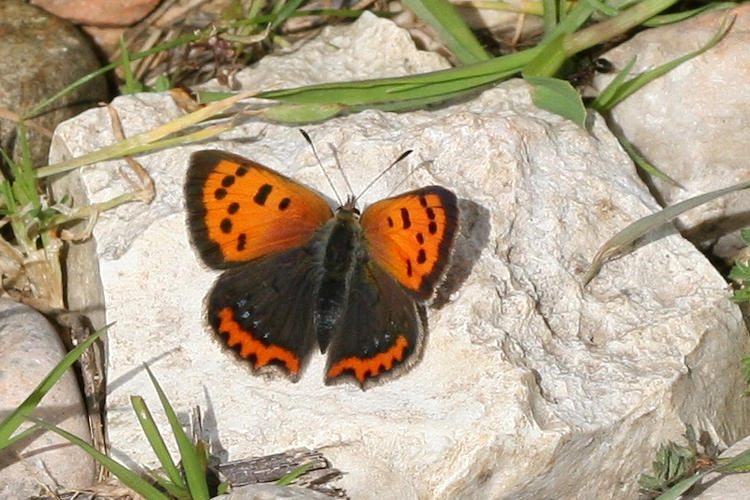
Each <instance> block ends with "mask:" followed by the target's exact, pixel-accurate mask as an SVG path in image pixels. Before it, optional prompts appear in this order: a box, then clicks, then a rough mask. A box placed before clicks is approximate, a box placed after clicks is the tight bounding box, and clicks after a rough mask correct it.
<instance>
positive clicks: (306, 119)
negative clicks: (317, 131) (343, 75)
mask: <svg viewBox="0 0 750 500" xmlns="http://www.w3.org/2000/svg"><path fill="white" fill-rule="evenodd" d="M349 109H350V108H349V107H348V106H342V105H340V104H314V103H311V104H279V105H278V106H270V107H268V108H265V109H262V110H260V113H259V114H260V116H262V117H264V118H266V119H268V120H273V121H275V122H280V123H312V122H318V121H323V120H327V119H328V118H332V117H334V116H336V115H338V114H339V113H343V112H345V111H347V110H349Z"/></svg>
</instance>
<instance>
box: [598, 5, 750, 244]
mask: <svg viewBox="0 0 750 500" xmlns="http://www.w3.org/2000/svg"><path fill="white" fill-rule="evenodd" d="M727 12H730V13H731V14H733V15H736V16H737V17H736V20H735V21H734V24H733V25H732V27H731V30H730V31H729V32H728V33H727V34H726V36H724V38H723V39H722V40H721V41H720V42H719V43H718V44H717V45H716V46H715V47H713V48H711V49H710V50H708V51H707V52H704V53H703V54H701V55H700V56H698V57H696V58H694V59H691V60H689V61H687V62H685V63H683V64H682V65H680V66H678V67H677V68H675V69H674V70H672V71H670V72H669V73H667V74H666V75H664V76H662V77H661V78H658V79H657V80H655V81H653V82H651V83H649V84H648V85H646V86H645V87H644V88H643V89H641V90H639V91H638V92H636V93H635V94H633V95H632V96H630V97H629V98H628V99H626V100H625V101H624V102H623V103H622V104H620V105H618V106H616V107H615V108H614V110H613V111H612V119H613V122H614V123H615V124H616V125H617V126H618V127H619V128H620V129H621V130H622V133H623V134H624V135H625V137H626V138H627V139H628V140H629V141H630V142H631V143H632V144H633V145H635V147H636V148H637V149H638V151H639V152H640V153H641V154H642V155H643V156H644V157H645V158H646V159H647V160H649V161H650V162H652V163H653V164H654V165H656V166H657V167H658V168H659V169H661V170H662V171H663V172H665V173H666V174H668V175H670V176H671V177H672V178H674V179H675V180H676V181H677V182H679V183H680V184H682V185H683V186H684V187H685V189H684V190H683V189H680V188H679V187H676V186H674V185H672V184H669V183H666V182H664V181H662V180H660V179H656V178H654V179H653V183H654V186H655V187H656V189H657V190H658V192H659V195H660V197H661V198H662V199H663V200H664V203H665V204H667V205H671V204H674V203H676V202H678V201H681V200H684V199H687V198H690V197H692V196H696V195H698V194H702V193H705V192H708V191H712V190H714V189H719V188H723V187H727V186H731V185H732V184H736V183H738V182H742V181H745V180H747V179H748V176H750V164H749V163H748V161H747V145H748V144H750V85H748V82H749V81H750V51H749V50H748V44H750V5H741V6H738V7H737V8H734V9H730V10H729V11H716V12H711V13H709V14H706V15H703V16H701V17H698V18H695V19H691V20H689V21H685V22H682V23H678V24H673V25H668V26H663V27H660V28H655V29H650V30H646V31H643V32H641V33H639V34H638V35H636V36H634V37H633V38H632V39H630V40H628V41H627V42H625V43H623V44H622V45H619V46H617V47H616V48H614V49H612V50H611V51H609V52H607V53H606V54H604V57H605V58H606V59H608V60H610V61H611V62H612V63H613V64H614V66H615V67H616V68H617V69H618V70H620V69H622V68H624V67H625V65H626V64H627V63H628V62H629V61H630V60H631V59H632V58H634V57H635V58H636V61H635V65H634V66H633V69H632V72H631V76H634V75H636V74H639V73H642V72H645V71H648V70H650V69H653V68H656V67H658V66H660V65H662V64H664V63H667V62H670V61H672V60H674V59H676V58H678V57H681V56H683V55H685V54H687V53H689V52H692V51H694V50H697V49H699V48H700V47H702V46H703V45H705V44H706V43H707V42H708V41H709V40H710V39H711V38H712V37H713V36H714V34H716V32H717V30H718V29H719V26H720V25H721V22H722V19H724V17H725V16H726V14H727ZM614 75H615V74H614V73H612V74H606V75H600V76H598V77H597V78H596V86H597V87H598V88H599V89H601V88H604V86H605V85H606V83H608V82H609V81H610V80H611V79H612V78H614ZM749 210H750V198H748V196H747V193H746V192H738V193H734V194H732V195H728V196H724V197H722V198H720V199H718V200H715V201H713V202H711V203H709V204H707V205H704V206H703V207H701V208H699V209H695V210H692V211H690V212H688V213H686V214H684V215H682V216H680V218H679V219H678V226H679V227H680V229H681V231H683V233H684V234H686V236H687V237H688V238H689V239H690V240H691V241H694V242H695V243H697V244H701V245H709V244H713V243H715V240H716V239H717V238H718V237H720V236H724V235H727V238H724V239H722V241H720V242H719V244H718V245H715V246H714V247H713V248H712V252H714V253H715V254H716V255H718V256H720V257H730V256H732V255H733V254H734V253H736V251H737V249H738V248H742V247H744V245H743V244H742V243H741V242H740V240H739V238H738V236H737V233H738V230H739V229H741V228H743V227H745V226H747V225H748V218H747V213H748V211H749Z"/></svg>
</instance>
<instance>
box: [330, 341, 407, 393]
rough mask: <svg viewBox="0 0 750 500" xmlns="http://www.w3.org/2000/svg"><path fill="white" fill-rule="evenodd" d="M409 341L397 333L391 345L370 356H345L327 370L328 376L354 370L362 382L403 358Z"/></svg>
mask: <svg viewBox="0 0 750 500" xmlns="http://www.w3.org/2000/svg"><path fill="white" fill-rule="evenodd" d="M408 345H409V342H408V341H407V340H406V337H404V336H403V335H399V336H398V337H397V338H396V342H395V343H394V344H393V346H392V347H391V348H390V349H388V350H387V351H385V352H381V353H380V354H376V355H375V356H373V357H372V358H366V359H362V358H357V357H354V356H352V357H350V358H345V359H342V360H341V361H339V362H338V363H336V364H335V365H333V366H332V367H331V368H330V369H329V370H328V378H329V379H333V378H336V377H338V376H339V375H341V374H342V373H344V371H346V370H351V371H353V372H354V376H355V377H356V378H357V380H359V382H360V383H364V381H365V380H367V378H368V377H376V376H378V375H379V374H380V372H381V370H384V371H388V370H390V369H391V368H393V363H394V362H396V361H402V360H403V359H404V351H405V350H406V348H407V346H408Z"/></svg>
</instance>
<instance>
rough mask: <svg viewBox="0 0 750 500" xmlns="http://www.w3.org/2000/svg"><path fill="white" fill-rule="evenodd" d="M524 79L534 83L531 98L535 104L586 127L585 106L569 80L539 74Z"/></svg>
mask: <svg viewBox="0 0 750 500" xmlns="http://www.w3.org/2000/svg"><path fill="white" fill-rule="evenodd" d="M526 81H528V82H529V83H530V84H532V85H534V93H533V96H532V100H533V102H534V104H535V105H536V106H538V107H539V108H541V109H544V110H546V111H549V112H550V113H555V114H557V115H560V116H562V117H564V118H567V119H568V120H571V121H573V122H574V123H576V124H578V126H579V127H581V128H585V127H586V106H584V105H583V100H582V99H581V95H580V94H579V93H578V92H577V91H576V89H574V88H573V86H572V85H571V84H570V82H568V81H566V80H560V79H559V78H545V77H541V76H530V77H527V78H526Z"/></svg>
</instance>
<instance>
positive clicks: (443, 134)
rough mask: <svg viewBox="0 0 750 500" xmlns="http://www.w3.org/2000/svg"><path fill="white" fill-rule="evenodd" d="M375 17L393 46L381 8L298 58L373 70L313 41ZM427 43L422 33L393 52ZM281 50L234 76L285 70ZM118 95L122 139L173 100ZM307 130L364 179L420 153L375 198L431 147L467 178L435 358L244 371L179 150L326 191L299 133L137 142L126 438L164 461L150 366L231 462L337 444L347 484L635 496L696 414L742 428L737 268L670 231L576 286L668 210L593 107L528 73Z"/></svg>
mask: <svg viewBox="0 0 750 500" xmlns="http://www.w3.org/2000/svg"><path fill="white" fill-rule="evenodd" d="M374 25H376V26H374ZM373 29H375V30H376V31H377V32H379V33H381V37H382V39H371V40H368V41H367V43H371V44H373V45H375V46H376V47H378V49H379V50H380V51H381V52H380V53H386V54H388V55H387V56H384V57H391V58H393V57H394V56H393V55H392V54H390V46H389V44H388V40H389V38H388V37H390V36H400V35H397V33H398V30H397V29H396V28H395V27H393V25H392V24H391V23H389V22H388V21H385V20H379V19H375V18H373V17H371V16H363V17H362V18H361V19H360V20H359V21H358V22H356V23H355V24H353V25H352V26H349V27H337V28H332V29H328V30H326V31H324V32H323V34H322V35H321V37H320V39H319V40H315V41H313V42H310V44H308V45H307V46H303V47H302V48H300V49H298V50H297V51H295V52H293V53H291V54H289V55H288V56H287V57H289V58H299V60H300V61H304V62H305V64H306V66H307V68H306V71H308V72H309V74H310V75H311V76H310V77H309V78H310V80H318V79H323V80H325V76H324V75H325V74H326V71H327V69H328V68H329V67H337V68H347V69H348V72H347V73H343V76H344V77H345V78H346V77H353V76H357V77H362V76H365V75H367V76H369V77H376V76H379V75H377V74H370V73H368V69H369V68H371V67H373V66H374V65H376V63H374V62H373V61H372V60H370V59H360V58H357V57H356V54H357V52H356V51H355V52H353V53H352V58H351V59H349V60H347V64H346V65H343V63H342V62H340V61H339V62H336V61H333V60H329V59H323V60H322V61H320V62H319V63H317V62H316V61H319V60H318V59H316V58H314V57H309V53H308V52H307V51H308V50H309V51H312V52H313V53H315V52H316V51H320V50H323V49H321V47H320V46H319V44H321V43H322V44H329V42H330V40H331V39H332V38H336V37H337V39H340V40H346V39H348V38H356V37H357V36H358V35H357V33H359V32H360V31H361V30H373ZM363 43H364V42H363ZM361 50H362V51H363V52H367V50H369V49H367V48H364V47H363V48H362V49H361ZM414 55H415V51H414V49H413V48H410V49H409V52H408V53H405V54H403V55H402V56H401V58H397V59H401V60H412V58H413V57H414ZM334 56H335V53H333V54H332V55H330V57H331V58H333V57H334ZM287 64H289V65H291V66H293V65H294V64H297V65H299V66H301V65H302V63H301V62H293V61H290V62H288V63H287ZM277 67H278V66H273V65H271V66H267V67H263V68H262V67H260V66H259V67H257V68H251V69H248V70H247V72H248V74H247V75H241V78H246V79H247V80H246V81H257V82H277V81H283V77H284V73H283V72H281V73H276V72H275V70H276V68H277ZM438 67H439V66H438ZM430 69H436V68H435V67H434V66H429V65H424V66H420V67H414V68H413V70H414V71H427V70H430ZM258 71H263V72H264V74H260V75H259V74H256V72H258ZM322 75H323V76H322ZM337 75H338V78H341V77H342V73H341V70H340V69H339V70H337ZM331 79H333V77H331ZM294 83H297V81H295V82H294ZM294 83H290V85H292V84H294ZM114 105H115V106H116V107H117V109H118V110H119V111H120V113H121V117H122V120H123V125H124V127H125V131H126V134H127V135H132V134H134V133H137V132H141V131H144V130H147V129H149V128H151V127H153V126H154V124H155V123H159V122H164V121H167V120H169V119H170V118H171V117H174V116H175V114H176V113H178V111H177V110H176V108H175V106H174V104H173V103H172V102H171V99H170V98H169V97H168V96H166V95H148V96H144V95H140V96H130V97H125V98H120V99H117V100H116V101H115V103H114ZM306 129H307V131H308V132H309V133H310V135H311V136H312V138H313V140H314V142H315V143H316V144H318V145H319V146H321V147H319V150H320V151H321V155H322V159H323V163H324V165H325V166H326V168H331V172H332V173H331V176H332V177H333V178H334V182H336V184H337V185H338V188H339V191H341V192H346V190H345V189H343V187H342V186H343V185H342V183H341V182H340V181H339V179H340V176H339V174H338V173H337V171H336V170H335V169H333V168H332V167H331V166H332V165H333V164H334V161H333V159H332V155H331V154H330V152H329V151H328V150H327V148H325V147H322V145H325V144H327V143H331V144H333V145H335V147H336V149H337V151H338V154H339V156H340V158H341V163H342V165H343V166H344V169H345V170H346V172H347V174H348V176H349V178H350V179H352V182H353V184H354V186H353V188H354V191H355V192H357V191H359V190H360V189H362V187H363V186H364V185H366V184H367V183H368V182H369V181H370V180H371V179H372V178H373V177H374V176H375V175H377V173H378V172H379V171H381V170H382V169H383V168H384V167H385V166H387V165H388V164H389V163H390V162H391V161H392V160H393V159H394V158H396V157H397V156H398V155H399V154H400V153H401V152H402V151H404V150H405V149H413V150H415V153H414V154H413V155H412V157H410V159H409V160H408V161H406V162H405V164H403V165H402V166H400V167H401V168H394V169H393V170H391V171H390V172H389V173H388V174H387V175H385V176H384V177H383V179H382V180H381V181H379V182H378V184H376V185H375V186H374V187H373V188H372V189H371V190H370V191H369V192H368V194H367V196H366V197H365V198H366V199H365V200H363V202H364V204H365V205H366V204H367V202H372V201H373V200H377V199H379V198H381V197H384V196H386V195H387V194H388V193H389V192H390V191H391V189H393V188H395V187H396V186H397V185H399V184H400V183H401V181H403V180H404V177H405V176H406V172H407V171H408V170H409V169H410V168H411V167H413V166H415V165H417V164H418V163H419V162H421V161H423V160H429V162H428V163H427V164H425V165H424V166H422V167H420V168H418V169H417V170H416V171H415V172H414V174H413V175H411V176H409V177H408V179H407V180H406V181H405V182H404V183H403V184H401V185H400V186H399V190H408V189H411V188H414V187H418V186H421V185H428V184H433V183H436V184H442V185H445V186H448V187H450V188H451V189H453V190H454V191H455V192H456V193H457V195H458V197H459V199H460V202H459V206H460V208H461V210H462V216H461V233H460V235H459V237H458V240H457V242H456V248H455V253H454V258H453V267H452V268H451V270H450V271H449V273H448V278H447V280H446V283H445V285H444V286H443V287H442V288H441V290H440V292H439V294H438V298H437V304H436V305H435V306H433V307H431V308H429V309H428V315H429V324H430V333H429V338H428V342H427V346H426V349H425V352H424V356H423V359H422V360H421V362H420V363H419V364H417V365H416V367H415V368H414V369H413V370H411V371H410V372H409V373H408V374H406V375H405V376H403V377H401V378H399V379H396V380H394V381H392V382H389V383H387V384H384V385H381V386H378V387H375V388H373V389H371V390H368V391H365V392H363V391H361V390H360V389H359V388H358V387H356V386H353V385H337V386H333V387H328V386H325V385H323V384H322V378H323V374H322V371H323V362H324V361H323V358H322V357H320V356H316V357H314V359H313V360H312V362H311V363H310V365H309V366H308V367H307V369H306V371H305V373H304V375H303V377H302V378H301V380H300V381H299V382H298V383H296V384H293V383H290V382H289V381H288V380H286V379H283V378H278V377H272V376H268V377H259V376H253V375H251V374H250V373H249V370H248V367H247V366H246V365H245V364H243V363H241V362H239V361H238V360H237V359H236V358H235V357H233V356H231V355H230V354H229V353H227V352H222V349H221V348H220V346H219V345H218V343H217V342H216V341H215V340H214V339H213V336H212V334H210V333H209V332H207V331H206V328H205V325H204V324H203V323H202V319H201V311H202V301H203V297H204V295H205V294H206V293H207V291H208V290H209V288H210V286H211V284H212V282H213V280H214V279H215V278H216V276H217V273H215V272H211V271H209V270H207V269H206V268H205V267H204V266H202V265H201V264H200V263H199V261H198V258H197V256H196V255H195V253H194V252H193V250H192V249H191V248H190V245H189V243H188V237H187V233H186V228H185V216H184V212H183V206H182V203H183V202H182V182H183V176H184V172H185V168H186V166H187V161H188V157H189V155H190V153H191V152H193V151H195V150H198V149H205V148H207V147H211V148H220V149H225V150H228V151H232V152H235V153H239V154H243V155H245V156H248V157H251V158H253V159H254V160H256V161H259V162H261V163H263V164H266V165H267V166H269V167H271V168H274V169H277V170H279V171H280V172H282V173H284V174H286V175H290V176H292V177H294V178H295V179H297V180H299V181H301V182H303V183H305V184H307V185H310V186H312V187H315V188H317V189H318V190H320V191H321V192H323V193H325V194H326V195H327V196H332V195H331V190H330V188H329V187H328V185H327V184H326V181H325V178H324V176H323V174H322V172H321V169H320V167H319V166H318V165H317V164H316V162H315V159H314V157H313V155H312V153H311V152H310V149H309V148H308V146H307V145H306V144H305V142H304V141H303V140H302V139H301V137H300V136H299V133H298V132H297V131H296V129H295V128H293V127H285V126H277V125H273V124H268V123H258V122H254V121H252V120H250V121H248V123H247V124H245V125H243V126H242V127H240V128H237V129H235V130H233V131H232V132H230V133H226V134H223V135H222V136H221V140H218V141H215V142H212V143H210V144H199V145H198V144H196V145H191V146H188V147H183V148H172V149H168V150H162V151H158V152H154V153H150V154H145V155H142V156H140V157H139V158H138V159H139V161H140V162H141V163H142V164H143V166H144V167H145V168H146V169H147V170H149V172H151V174H152V175H153V176H154V177H155V182H156V186H157V198H156V200H155V201H154V203H153V204H152V206H148V207H146V206H140V205H129V206H124V207H121V208H120V209H117V210H115V211H113V212H112V213H108V214H104V215H103V216H102V218H101V220H100V221H99V224H98V225H97V227H96V229H95V233H94V235H95V238H96V254H97V257H98V259H99V267H100V270H101V276H102V282H103V297H104V300H105V302H106V306H107V321H115V322H116V325H115V326H113V327H112V329H111V330H110V339H109V340H110V360H109V361H110V373H109V380H110V395H109V399H108V402H109V405H110V406H109V410H108V416H109V426H110V427H109V433H110V434H109V435H110V439H111V443H112V446H113V448H114V450H115V451H116V454H118V455H127V456H129V457H131V459H133V460H136V461H139V462H143V463H146V464H150V465H153V462H152V461H153V458H152V456H151V454H150V453H148V452H147V446H146V445H145V438H143V436H142V434H141V432H140V431H139V430H138V426H137V422H136V420H135V417H134V415H133V413H132V410H131V409H130V405H129V402H128V397H129V396H130V395H131V394H142V395H143V396H145V397H146V398H147V400H148V401H149V402H150V403H151V404H152V406H153V407H156V406H157V403H156V399H155V395H154V392H153V390H152V389H151V388H150V384H149V383H148V381H147V377H146V374H145V373H144V372H143V369H142V364H143V363H144V362H146V363H149V364H150V365H151V367H152V369H153V370H154V371H155V373H156V375H157V377H158V378H159V380H160V382H161V383H162V385H163V387H164V388H165V390H166V392H167V394H168V395H169V396H170V398H171V401H172V403H173V405H174V406H175V408H177V409H178V411H180V412H182V413H183V414H186V413H187V412H188V410H189V409H190V408H191V407H192V406H194V405H196V404H200V405H201V406H202V407H203V408H204V409H206V410H207V411H210V412H211V419H210V420H211V421H212V422H215V434H214V435H213V438H214V439H215V441H216V443H217V444H220V445H221V447H223V449H225V450H226V452H227V453H228V455H229V456H230V457H231V458H238V457H243V456H248V455H260V454H264V453H272V452H278V451H282V450H284V449H288V448H293V447H299V446H305V447H310V448H324V449H325V452H326V456H327V457H328V458H329V459H330V460H331V462H332V464H333V465H334V466H335V467H336V468H338V469H340V470H342V471H343V472H344V478H343V480H342V487H344V488H345V489H346V490H347V492H348V493H349V494H350V495H351V496H352V498H396V497H398V498H407V499H408V498H428V497H435V498H498V497H513V498H545V497H554V498H572V497H582V498H583V497H587V496H591V493H592V492H596V495H597V496H598V497H601V498H632V497H633V496H634V494H635V492H636V490H637V483H636V480H637V477H638V475H639V474H640V473H641V472H643V471H644V470H645V469H647V468H648V467H649V466H650V463H651V461H652V459H653V452H654V451H655V450H656V448H657V447H658V445H659V444H660V443H662V442H663V441H665V440H667V439H678V437H679V436H680V435H681V434H682V433H683V432H684V425H685V424H686V423H691V424H692V425H693V426H694V427H695V428H696V430H701V431H707V432H708V433H709V434H710V435H711V436H712V437H713V438H714V439H715V440H716V441H717V442H720V443H721V442H732V441H734V440H735V439H737V438H738V437H739V436H741V435H744V434H745V433H746V432H747V431H748V428H750V420H749V417H748V415H750V412H748V409H750V408H748V407H749V406H750V403H749V402H748V401H747V400H743V399H741V398H739V397H738V394H740V393H741V392H742V390H743V380H742V373H741V371H740V370H739V367H738V364H737V354H738V353H745V352H747V351H748V348H749V347H750V345H749V344H750V343H749V342H748V337H747V332H746V330H745V326H744V323H743V322H742V318H741V316H740V313H739V310H738V308H737V307H736V306H735V305H734V304H732V303H731V302H730V301H729V300H728V298H727V291H726V290H725V282H724V281H723V279H722V278H721V276H720V275H719V274H718V273H717V272H716V271H715V269H714V268H713V267H712V266H711V265H710V264H709V263H708V261H707V260H706V259H705V258H704V257H703V256H702V255H701V254H700V253H699V252H698V251H696V250H695V248H694V247H693V246H692V245H691V244H690V243H688V242H687V241H685V240H684V239H682V238H681V237H680V236H679V235H678V234H676V233H675V231H674V230H671V229H669V228H667V229H665V230H663V231H661V232H659V233H658V234H656V235H654V236H652V237H651V238H649V239H648V241H647V242H645V243H644V244H642V245H640V246H639V247H638V248H637V249H635V250H634V251H632V252H631V253H628V254H626V255H624V256H622V257H620V258H618V259H615V260H613V261H611V262H609V263H608V264H607V265H606V266H605V267H604V268H603V269H602V271H601V273H600V274H599V275H598V276H597V277H596V278H595V279H594V281H593V282H592V283H591V284H590V285H589V286H588V287H586V288H583V287H582V286H581V278H582V277H583V275H584V273H585V271H586V266H587V265H588V262H589V261H590V259H591V257H592V256H593V255H594V253H595V252H596V250H597V248H598V246H599V245H601V244H602V243H603V242H604V241H605V240H607V239H608V238H609V237H610V236H611V235H612V234H613V233H614V232H615V231H617V230H619V229H621V228H623V227H624V226H625V225H627V224H628V223H630V222H632V221H633V220H635V219H637V218H639V217H642V216H645V215H647V214H649V213H652V212H653V211H655V210H657V209H658V208H659V207H658V204H657V203H656V202H655V201H654V200H653V198H652V197H651V196H650V194H649V193H648V191H647V190H646V189H645V187H644V186H643V184H642V183H641V181H640V180H639V178H638V176H637V175H636V173H635V170H634V168H633V166H632V164H631V163H630V161H629V160H628V158H627V156H626V155H625V154H624V153H623V152H622V151H621V149H620V148H619V147H618V145H617V142H616V141H615V139H614V138H613V137H612V135H611V134H610V133H609V131H608V130H607V129H606V128H605V127H604V126H603V122H602V120H599V119H597V120H595V123H594V127H593V131H592V134H588V133H587V132H586V131H584V130H582V129H580V128H578V127H577V126H576V125H574V124H572V123H571V122H568V121H566V120H564V119H561V118H559V117H557V116H554V115H551V114H549V113H545V112H543V111H540V110H538V109H536V108H535V107H534V106H533V105H532V104H531V99H530V91H529V88H528V87H527V86H526V85H525V84H524V83H523V82H520V81H511V82H507V83H504V84H502V85H499V86H497V87H496V88H493V89H491V90H487V91H485V92H484V93H482V94H481V95H479V96H476V97H475V98H474V99H471V100H466V101H464V102H462V103H459V104H454V105H452V106H446V107H442V108H437V109H433V110H431V111H418V112H413V113H406V114H393V113H382V112H377V111H367V112H363V113H359V114H356V115H351V116H347V117H343V118H337V119H333V120H330V121H328V122H326V123H323V124H319V125H310V126H308V127H306ZM92 131H95V132H94V133H92ZM112 141H113V138H112V135H111V133H110V132H109V129H108V121H107V119H106V115H105V114H104V112H103V111H101V110H93V111H90V112H87V113H85V114H83V115H81V116H79V117H77V118H76V119H75V120H71V121H69V122H67V123H66V124H64V125H63V126H61V127H59V128H58V130H57V135H56V139H55V141H54V144H55V151H54V155H55V158H56V159H60V158H62V157H68V156H71V155H80V154H82V153H84V152H87V151H91V150H94V149H96V148H99V147H102V146H104V145H108V144H110V143H111V142H112ZM121 165H122V162H109V163H103V164H99V165H95V166H92V167H90V168H87V169H84V170H83V171H82V172H81V175H82V186H83V187H84V189H85V193H86V196H87V197H88V199H89V201H102V200H104V199H108V198H111V197H112V196H114V195H115V194H117V193H119V192H121V191H122V190H125V189H127V184H126V183H125V182H124V181H123V180H122V179H121V178H120V174H119V173H118V170H117V169H118V167H119V166H121ZM70 274H71V275H73V274H74V273H73V272H71V273H70ZM154 410H156V409H155V408H154ZM155 413H157V414H158V411H155ZM224 458H226V457H224Z"/></svg>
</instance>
